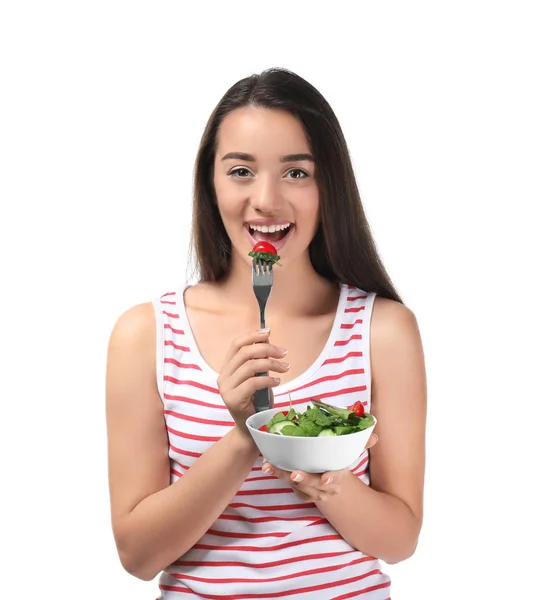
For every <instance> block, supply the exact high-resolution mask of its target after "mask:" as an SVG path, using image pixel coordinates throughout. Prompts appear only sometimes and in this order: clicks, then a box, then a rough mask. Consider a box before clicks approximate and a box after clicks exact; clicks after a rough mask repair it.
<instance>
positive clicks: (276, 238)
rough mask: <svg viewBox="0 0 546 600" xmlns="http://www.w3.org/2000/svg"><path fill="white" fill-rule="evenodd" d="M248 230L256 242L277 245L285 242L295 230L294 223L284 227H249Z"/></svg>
mask: <svg viewBox="0 0 546 600" xmlns="http://www.w3.org/2000/svg"><path fill="white" fill-rule="evenodd" d="M246 227H247V230H248V232H249V234H250V236H251V237H252V239H253V240H254V241H255V242H269V243H270V244H275V243H278V242H280V241H281V240H283V239H284V238H285V237H286V236H287V235H288V234H289V233H290V232H291V231H292V229H293V227H294V225H293V223H286V224H284V225H248V224H247V226H246Z"/></svg>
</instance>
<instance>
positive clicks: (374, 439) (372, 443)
mask: <svg viewBox="0 0 546 600" xmlns="http://www.w3.org/2000/svg"><path fill="white" fill-rule="evenodd" d="M378 441H379V438H378V437H377V435H376V434H375V433H372V435H370V439H369V440H368V443H367V444H366V447H365V448H364V450H368V449H369V448H371V447H372V446H375V445H376V444H377V442H378Z"/></svg>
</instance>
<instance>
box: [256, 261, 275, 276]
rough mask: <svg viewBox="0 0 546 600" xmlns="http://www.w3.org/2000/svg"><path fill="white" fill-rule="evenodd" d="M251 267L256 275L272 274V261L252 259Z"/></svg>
mask: <svg viewBox="0 0 546 600" xmlns="http://www.w3.org/2000/svg"><path fill="white" fill-rule="evenodd" d="M252 268H253V269H254V273H255V274H256V275H262V276H268V275H272V274H273V263H271V262H268V261H265V260H261V259H259V258H254V259H252Z"/></svg>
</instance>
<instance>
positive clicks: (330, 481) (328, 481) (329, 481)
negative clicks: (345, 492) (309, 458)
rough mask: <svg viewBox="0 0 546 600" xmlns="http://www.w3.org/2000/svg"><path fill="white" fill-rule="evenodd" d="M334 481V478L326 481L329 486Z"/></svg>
mask: <svg viewBox="0 0 546 600" xmlns="http://www.w3.org/2000/svg"><path fill="white" fill-rule="evenodd" d="M332 481H334V478H333V477H328V479H327V480H326V483H327V484H328V483H332Z"/></svg>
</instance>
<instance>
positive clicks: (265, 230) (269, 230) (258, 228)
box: [249, 223, 290, 233]
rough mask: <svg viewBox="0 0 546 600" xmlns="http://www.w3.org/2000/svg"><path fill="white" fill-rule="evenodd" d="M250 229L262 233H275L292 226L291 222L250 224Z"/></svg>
mask: <svg viewBox="0 0 546 600" xmlns="http://www.w3.org/2000/svg"><path fill="white" fill-rule="evenodd" d="M249 227H250V229H255V230H256V231H261V232H262V233H274V232H275V231H282V230H283V229H287V228H288V227H290V223H285V224H284V225H249Z"/></svg>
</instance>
